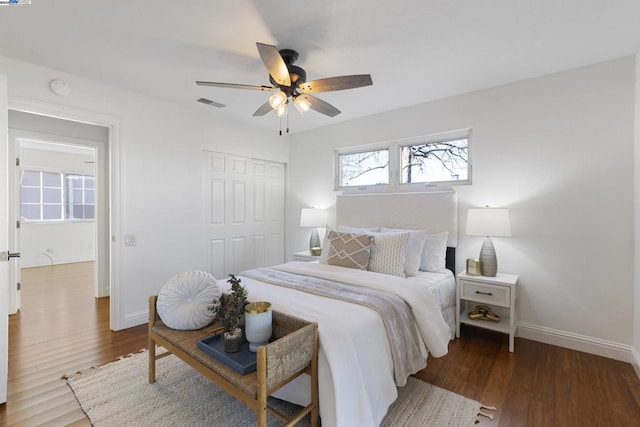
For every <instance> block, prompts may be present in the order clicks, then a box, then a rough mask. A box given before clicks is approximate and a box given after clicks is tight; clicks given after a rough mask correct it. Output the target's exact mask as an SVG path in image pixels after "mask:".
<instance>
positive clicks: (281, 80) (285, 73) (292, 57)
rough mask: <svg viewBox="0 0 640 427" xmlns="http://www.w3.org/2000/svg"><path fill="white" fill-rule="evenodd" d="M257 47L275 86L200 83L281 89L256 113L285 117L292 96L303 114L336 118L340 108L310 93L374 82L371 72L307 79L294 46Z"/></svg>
mask: <svg viewBox="0 0 640 427" xmlns="http://www.w3.org/2000/svg"><path fill="white" fill-rule="evenodd" d="M256 46H257V47H258V53H259V54H260V58H261V59H262V62H263V63H264V65H265V67H266V68H267V71H269V81H270V82H271V84H273V86H265V85H261V86H257V85H247V84H236V83H221V82H205V81H196V84H197V85H199V86H213V87H224V88H233V89H249V90H259V91H271V90H274V89H277V90H278V92H276V93H275V94H273V95H271V96H270V97H269V99H268V100H267V102H265V103H264V104H263V105H261V106H260V108H258V109H257V110H256V112H255V113H253V115H254V116H264V115H265V114H267V113H268V112H269V111H272V110H273V111H275V113H276V114H277V116H278V117H281V118H282V117H285V116H287V113H288V109H289V99H291V100H292V102H293V105H294V106H295V107H296V109H297V110H298V111H299V112H300V114H304V113H305V112H307V111H309V110H310V109H311V110H315V111H317V112H319V113H321V114H324V115H326V116H329V117H335V116H337V115H338V114H340V110H338V109H337V108H336V107H334V106H333V105H331V104H329V103H328V102H325V101H323V100H321V99H320V98H316V97H315V96H313V95H310V93H316V92H329V91H336V90H345V89H354V88H358V87H363V86H370V85H372V84H373V81H372V80H371V75H369V74H356V75H350V76H338V77H329V78H325V79H319V80H313V81H310V82H307V81H306V80H307V72H306V71H305V70H303V69H302V68H300V67H298V66H296V65H293V63H294V62H295V61H296V60H297V59H298V52H296V51H295V50H292V49H281V50H278V49H277V48H276V47H275V46H272V45H268V44H264V43H256ZM281 133H282V132H281Z"/></svg>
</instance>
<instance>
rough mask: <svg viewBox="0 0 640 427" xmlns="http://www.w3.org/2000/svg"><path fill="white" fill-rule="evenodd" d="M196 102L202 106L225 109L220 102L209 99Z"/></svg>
mask: <svg viewBox="0 0 640 427" xmlns="http://www.w3.org/2000/svg"><path fill="white" fill-rule="evenodd" d="M196 101H198V102H200V103H202V104H206V105H211V106H212V107H218V108H223V107H225V105H224V104H220V103H219V102H216V101H212V100H210V99H207V98H200V99H196Z"/></svg>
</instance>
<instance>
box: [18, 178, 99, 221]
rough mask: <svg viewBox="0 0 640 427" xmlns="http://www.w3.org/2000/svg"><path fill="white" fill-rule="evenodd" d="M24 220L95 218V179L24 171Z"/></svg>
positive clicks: (22, 205)
mask: <svg viewBox="0 0 640 427" xmlns="http://www.w3.org/2000/svg"><path fill="white" fill-rule="evenodd" d="M21 175H22V177H21V179H20V216H21V217H22V218H23V219H24V220H27V221H62V220H79V219H90V220H93V219H94V217H95V178H94V177H93V176H89V175H80V174H66V173H63V172H51V171H40V170H23V171H22V174H21Z"/></svg>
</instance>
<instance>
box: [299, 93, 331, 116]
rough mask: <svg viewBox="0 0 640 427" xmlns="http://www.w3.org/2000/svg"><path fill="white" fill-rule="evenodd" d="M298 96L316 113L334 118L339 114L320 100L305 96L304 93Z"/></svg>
mask: <svg viewBox="0 0 640 427" xmlns="http://www.w3.org/2000/svg"><path fill="white" fill-rule="evenodd" d="M298 96H301V97H302V98H303V99H305V100H306V101H307V102H308V103H309V105H310V106H311V109H312V110H315V111H317V112H318V113H322V114H324V115H325V116H329V117H334V116H337V115H338V114H340V110H338V109H337V108H336V107H334V106H333V105H331V104H329V103H328V102H325V101H323V100H322V99H320V98H316V97H315V96H311V95H307V94H306V93H303V94H300V95H298Z"/></svg>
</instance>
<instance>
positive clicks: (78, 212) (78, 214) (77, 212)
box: [73, 205, 84, 219]
mask: <svg viewBox="0 0 640 427" xmlns="http://www.w3.org/2000/svg"><path fill="white" fill-rule="evenodd" d="M73 217H74V218H76V219H83V218H84V209H83V206H82V205H73Z"/></svg>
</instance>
